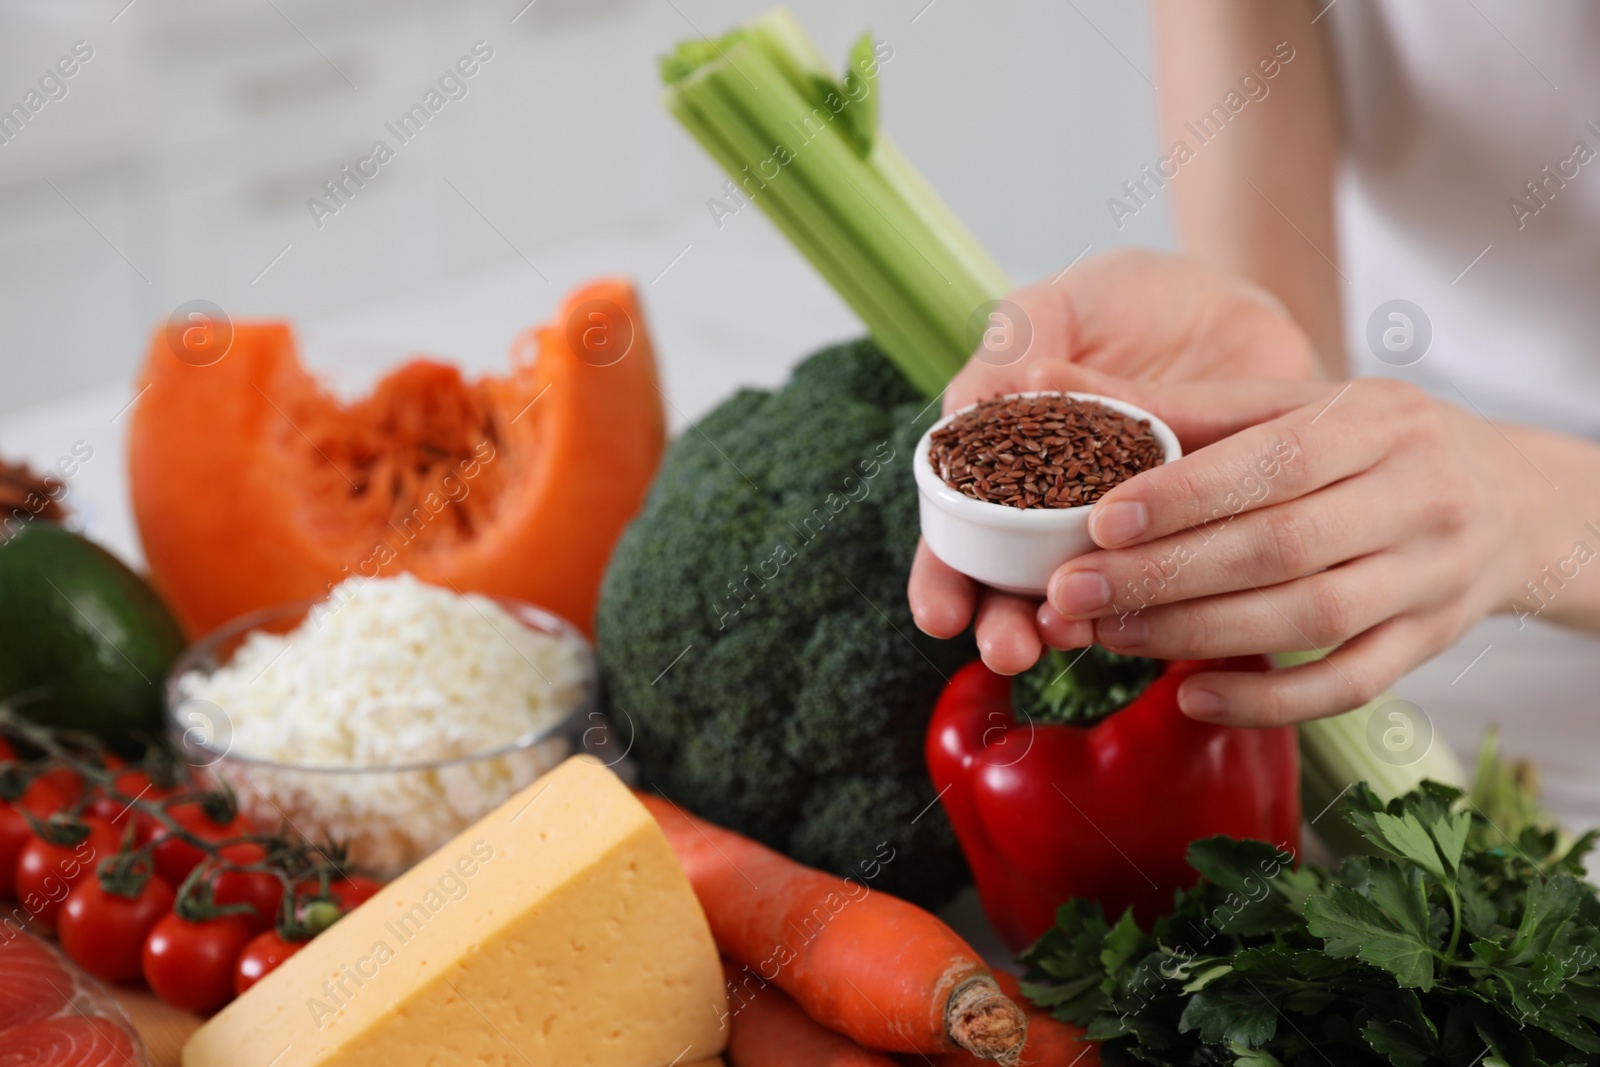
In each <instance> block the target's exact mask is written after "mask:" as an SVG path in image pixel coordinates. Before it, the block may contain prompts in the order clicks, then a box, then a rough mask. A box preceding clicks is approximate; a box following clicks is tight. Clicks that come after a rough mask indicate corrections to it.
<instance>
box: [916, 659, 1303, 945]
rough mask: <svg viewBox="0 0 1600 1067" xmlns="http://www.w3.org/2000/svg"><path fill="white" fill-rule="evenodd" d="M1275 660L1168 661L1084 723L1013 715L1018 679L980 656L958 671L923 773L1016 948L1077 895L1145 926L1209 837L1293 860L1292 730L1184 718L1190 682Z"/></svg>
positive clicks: (994, 918) (932, 732) (937, 716)
mask: <svg viewBox="0 0 1600 1067" xmlns="http://www.w3.org/2000/svg"><path fill="white" fill-rule="evenodd" d="M1096 651H1098V650H1096ZM1269 667H1270V664H1269V663H1268V661H1267V660H1266V659H1265V658H1264V657H1261V656H1249V657H1239V658H1235V659H1227V660H1213V661H1199V660H1179V661H1173V662H1169V663H1163V664H1159V665H1156V666H1153V667H1152V668H1151V669H1152V670H1155V671H1159V673H1158V675H1157V676H1156V677H1155V679H1154V681H1151V682H1150V683H1149V684H1148V686H1147V687H1146V688H1144V690H1143V691H1142V692H1140V693H1138V695H1137V696H1135V697H1133V699H1132V701H1131V703H1127V704H1126V705H1125V706H1123V707H1121V708H1120V709H1118V710H1115V711H1112V712H1111V713H1110V714H1109V715H1106V716H1105V717H1103V718H1101V719H1099V720H1098V721H1096V722H1093V723H1092V724H1089V725H1078V724H1076V723H1042V722H1040V721H1038V718H1039V717H1038V716H1037V715H1033V714H1031V713H1024V714H1018V713H1017V711H1016V710H1015V709H1014V707H1013V701H1012V679H1011V678H1008V677H1005V676H1003V675H999V674H996V673H994V672H993V671H991V670H989V668H987V667H985V666H984V665H983V663H982V662H974V663H969V664H967V665H966V666H965V667H963V668H962V669H961V670H960V671H959V672H957V673H956V675H955V677H954V678H952V679H951V680H950V684H949V685H948V686H947V687H946V688H945V690H944V693H943V694H942V695H941V696H940V698H939V703H938V705H937V706H936V707H935V708H934V712H933V720H932V722H931V723H930V724H929V728H928V738H927V756H928V769H929V772H930V773H931V774H932V776H933V784H934V788H936V789H937V790H939V795H940V797H941V798H942V800H943V804H944V808H945V811H946V812H948V813H949V816H950V822H951V823H952V825H954V827H955V831H956V836H957V838H958V839H959V840H960V842H961V847H962V850H963V851H964V852H965V853H966V856H967V862H968V863H969V864H970V865H971V867H972V872H973V875H974V877H975V879H976V881H977V885H978V894H979V896H980V897H981V898H982V901H983V907H984V911H985V912H986V913H987V914H988V916H989V920H990V922H992V923H993V924H994V926H995V929H996V930H998V931H999V933H1000V935H1001V937H1002V938H1004V939H1005V941H1006V942H1007V943H1008V944H1009V945H1010V946H1011V947H1012V948H1013V949H1021V948H1023V947H1025V946H1026V945H1029V944H1031V943H1032V942H1033V941H1034V940H1036V939H1037V938H1038V937H1039V935H1040V934H1042V933H1043V932H1044V931H1045V930H1046V929H1048V928H1049V927H1050V926H1051V925H1052V924H1053V923H1054V921H1055V913H1056V908H1057V907H1058V906H1059V905H1061V904H1063V903H1064V902H1066V901H1067V900H1070V899H1074V898H1084V899H1089V900H1098V901H1100V902H1101V903H1102V904H1103V905H1105V908H1106V913H1107V915H1108V916H1111V917H1113V918H1114V917H1116V916H1118V915H1120V914H1121V913H1122V912H1123V911H1124V910H1125V909H1126V908H1128V907H1130V906H1131V907H1132V908H1133V913H1134V918H1135V919H1136V920H1137V921H1138V922H1139V923H1140V924H1141V925H1143V926H1145V927H1146V928H1147V929H1148V928H1149V925H1150V924H1151V923H1152V922H1153V921H1154V920H1155V919H1156V918H1157V917H1159V916H1160V915H1163V914H1165V913H1167V912H1169V911H1171V909H1172V902H1173V893H1174V892H1175V891H1176V890H1178V889H1182V888H1185V887H1188V886H1190V885H1193V884H1194V882H1195V881H1196V879H1197V877H1198V876H1197V875H1196V874H1195V872H1194V871H1193V870H1191V869H1190V868H1189V866H1188V864H1187V863H1186V862H1185V860H1184V856H1185V853H1186V851H1187V849H1188V846H1189V843H1190V842H1191V841H1194V840H1196V839H1198V838H1202V837H1210V836H1212V835H1215V834H1227V835H1228V836H1230V837H1250V838H1258V839H1260V840H1264V841H1267V842H1269V843H1271V844H1279V845H1287V846H1288V847H1289V848H1292V849H1295V850H1296V851H1298V848H1299V834H1300V758H1299V748H1298V744H1297V736H1296V733H1295V730H1294V728H1293V727H1292V726H1285V727H1278V728H1273V729H1265V730H1246V729H1239V728H1235V727H1225V726H1217V725H1213V724H1210V723H1203V722H1198V721H1196V720H1194V719H1191V718H1189V717H1188V716H1186V715H1184V714H1183V713H1182V712H1181V711H1180V710H1179V709H1178V699H1177V693H1178V683H1179V682H1180V681H1181V680H1182V679H1183V678H1184V677H1185V676H1186V675H1190V674H1194V673H1196V672H1199V671H1203V670H1266V669H1268V668H1269Z"/></svg>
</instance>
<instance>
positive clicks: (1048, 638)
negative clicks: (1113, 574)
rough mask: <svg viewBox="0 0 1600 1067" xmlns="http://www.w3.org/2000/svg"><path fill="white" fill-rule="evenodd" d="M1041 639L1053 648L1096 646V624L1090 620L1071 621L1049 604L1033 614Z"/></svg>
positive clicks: (1041, 605)
mask: <svg viewBox="0 0 1600 1067" xmlns="http://www.w3.org/2000/svg"><path fill="white" fill-rule="evenodd" d="M1033 621H1034V625H1035V626H1037V627H1038V629H1039V637H1040V638H1041V639H1042V640H1043V641H1044V643H1045V644H1047V645H1049V646H1050V647H1051V648H1059V649H1069V648H1086V647H1087V646H1089V645H1092V644H1094V623H1093V622H1091V621H1090V620H1088V619H1069V618H1066V617H1065V616H1063V615H1062V614H1061V613H1060V612H1059V611H1057V610H1056V609H1055V608H1052V607H1051V606H1050V605H1049V604H1040V605H1039V607H1038V609H1037V610H1036V611H1035V612H1034V613H1033Z"/></svg>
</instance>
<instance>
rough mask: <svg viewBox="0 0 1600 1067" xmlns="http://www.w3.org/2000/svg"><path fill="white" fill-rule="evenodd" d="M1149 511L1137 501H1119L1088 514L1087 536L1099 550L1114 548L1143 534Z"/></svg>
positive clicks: (1148, 519)
mask: <svg viewBox="0 0 1600 1067" xmlns="http://www.w3.org/2000/svg"><path fill="white" fill-rule="evenodd" d="M1149 525H1150V510H1149V509H1148V508H1146V507H1145V506H1144V505H1143V504H1141V503H1139V502H1138V501H1137V500H1119V501H1117V502H1116V503H1113V504H1107V505H1106V506H1105V507H1101V508H1095V509H1094V510H1093V511H1092V512H1090V513H1089V536H1090V537H1092V538H1094V542H1095V544H1097V545H1099V546H1100V547H1101V548H1115V547H1117V546H1118V545H1125V544H1127V543H1128V542H1129V541H1132V540H1133V539H1134V538H1136V537H1138V536H1139V535H1140V534H1142V533H1144V531H1145V528H1146V527H1148V526H1149Z"/></svg>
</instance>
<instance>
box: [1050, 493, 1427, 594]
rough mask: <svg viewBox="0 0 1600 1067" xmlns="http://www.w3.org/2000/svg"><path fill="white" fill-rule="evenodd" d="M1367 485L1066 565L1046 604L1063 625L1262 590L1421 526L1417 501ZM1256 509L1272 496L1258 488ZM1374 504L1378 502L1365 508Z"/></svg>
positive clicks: (1420, 497) (1422, 497)
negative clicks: (1261, 497)
mask: <svg viewBox="0 0 1600 1067" xmlns="http://www.w3.org/2000/svg"><path fill="white" fill-rule="evenodd" d="M1371 481H1372V479H1371V478H1364V479H1348V480H1346V481H1343V482H1339V483H1337V484H1335V485H1332V486H1330V487H1328V488H1327V489H1325V490H1323V491H1322V492H1320V493H1316V494H1314V495H1312V496H1309V497H1303V498H1301V499H1299V500H1293V501H1290V502H1288V503H1283V504H1277V506H1268V507H1264V508H1263V509H1262V510H1260V511H1252V512H1246V513H1243V514H1241V515H1239V516H1237V517H1234V516H1227V517H1225V518H1223V519H1220V520H1218V521H1216V522H1210V523H1206V524H1205V525H1203V526H1197V527H1194V528H1191V529H1188V530H1184V531H1183V532H1181V533H1177V534H1173V535H1172V536H1170V537H1164V538H1162V539H1161V540H1159V541H1153V542H1150V543H1149V544H1144V545H1138V546H1135V547H1133V548H1119V549H1108V550H1105V551H1101V552H1091V553H1089V554H1088V555H1085V556H1079V557H1078V558H1077V559H1074V560H1070V561H1068V562H1067V563H1066V564H1064V565H1063V566H1062V567H1061V569H1060V570H1058V571H1057V572H1056V574H1055V575H1054V577H1053V578H1052V579H1051V582H1050V591H1049V602H1050V605H1051V606H1052V607H1053V608H1054V609H1055V611H1056V612H1057V613H1059V614H1060V615H1061V616H1063V617H1065V618H1069V619H1096V618H1101V617H1104V616H1107V615H1114V614H1125V613H1127V612H1130V611H1139V610H1141V609H1145V608H1150V607H1158V606H1160V605H1163V604H1172V603H1176V602H1178V601H1180V600H1193V599H1198V598H1200V597H1209V596H1216V595H1218V594H1221V593H1232V592H1238V591H1241V590H1246V589H1258V588H1261V589H1264V588H1267V587H1269V586H1275V585H1278V584H1280V583H1283V582H1288V581H1292V580H1293V579H1295V578H1304V577H1307V576H1308V575H1311V574H1315V573H1316V572H1318V571H1321V570H1325V569H1327V568H1329V567H1333V566H1336V565H1338V564H1340V563H1343V562H1345V561H1347V560H1352V559H1358V558H1360V557H1362V556H1366V555H1369V554H1371V553H1374V552H1378V551H1380V550H1381V549H1384V548H1387V547H1388V546H1390V545H1393V544H1397V543H1398V542H1399V541H1400V540H1401V539H1402V538H1403V537H1404V535H1405V534H1406V533H1407V532H1409V531H1413V530H1415V529H1417V528H1419V527H1420V526H1422V525H1423V524H1424V523H1426V521H1427V518H1428V517H1427V515H1426V514H1425V511H1426V509H1427V508H1428V506H1429V503H1428V499H1427V496H1426V494H1423V493H1416V492H1401V493H1399V494H1384V493H1383V492H1382V491H1381V488H1380V487H1375V486H1373V485H1371V484H1370V483H1371ZM1261 485H1262V486H1263V489H1262V493H1263V494H1264V495H1265V497H1266V499H1265V500H1264V503H1266V504H1269V505H1271V504H1273V503H1274V502H1275V498H1277V497H1279V496H1281V494H1280V493H1277V492H1276V490H1275V489H1274V486H1273V483H1272V482H1270V481H1266V480H1265V479H1263V480H1261ZM1374 499H1382V500H1384V501H1385V503H1384V505H1383V506H1380V507H1373V506H1372V504H1373V501H1374Z"/></svg>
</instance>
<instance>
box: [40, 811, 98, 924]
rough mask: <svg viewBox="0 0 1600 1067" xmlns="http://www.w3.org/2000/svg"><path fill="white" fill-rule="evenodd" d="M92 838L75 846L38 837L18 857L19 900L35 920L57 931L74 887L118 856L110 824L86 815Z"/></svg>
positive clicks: (85, 820)
mask: <svg viewBox="0 0 1600 1067" xmlns="http://www.w3.org/2000/svg"><path fill="white" fill-rule="evenodd" d="M83 821H84V823H85V824H86V825H87V826H88V827H89V836H88V837H85V838H84V839H83V840H82V841H79V842H77V843H76V844H72V845H56V844H51V843H50V842H48V841H46V840H44V839H43V838H39V837H35V838H32V839H30V840H29V841H28V843H27V844H26V845H23V846H22V852H21V854H20V855H18V856H17V873H16V892H17V899H18V900H20V901H22V906H23V907H24V908H26V909H28V911H29V913H31V914H32V916H33V918H34V920H35V921H36V922H38V923H39V925H40V926H43V927H44V928H45V929H47V930H54V929H55V926H56V917H57V916H58V915H60V913H61V905H62V904H63V903H65V902H66V899H67V894H68V893H69V892H71V890H72V887H73V886H75V885H77V884H78V883H79V882H81V881H83V880H84V879H85V878H90V877H93V875H94V869H95V868H96V867H97V866H99V865H100V861H101V860H105V859H110V858H111V857H112V856H114V855H116V853H117V848H118V845H119V840H120V839H119V837H118V834H117V832H116V831H115V830H113V829H112V828H111V824H110V823H108V822H106V821H105V820H104V819H99V818H96V817H95V816H93V815H87V816H84V819H83Z"/></svg>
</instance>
